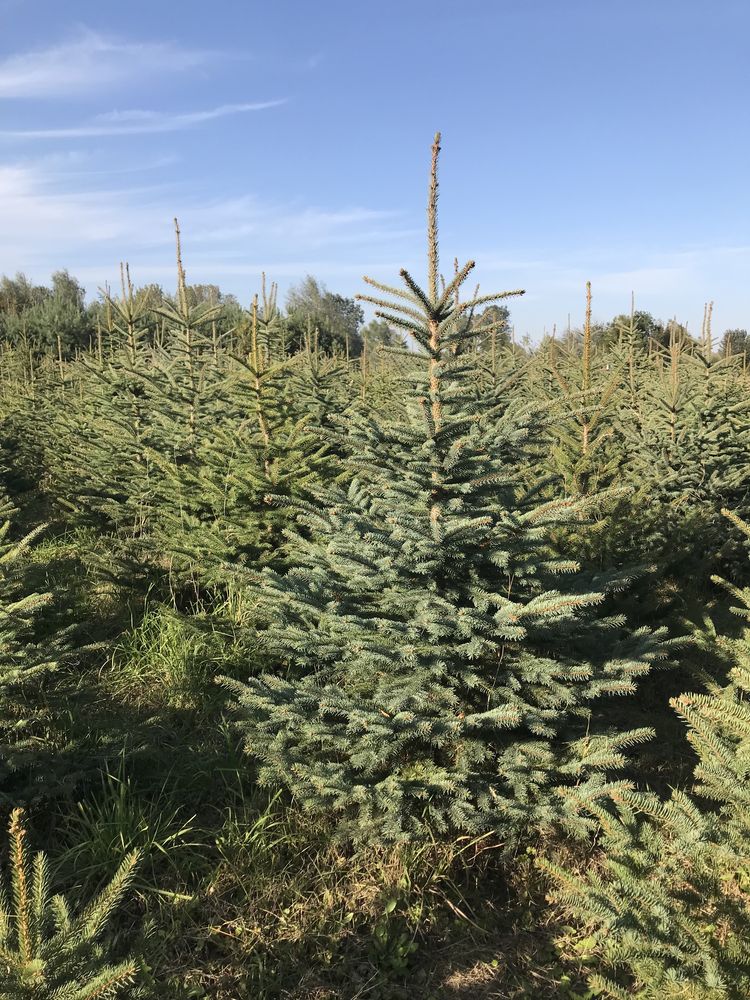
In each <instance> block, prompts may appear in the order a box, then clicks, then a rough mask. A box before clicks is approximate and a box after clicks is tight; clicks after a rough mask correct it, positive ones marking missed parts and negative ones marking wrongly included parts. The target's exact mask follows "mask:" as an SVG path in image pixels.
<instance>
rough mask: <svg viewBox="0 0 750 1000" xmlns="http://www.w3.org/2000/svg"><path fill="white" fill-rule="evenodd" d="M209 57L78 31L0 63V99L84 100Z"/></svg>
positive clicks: (161, 44)
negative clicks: (68, 38) (93, 90)
mask: <svg viewBox="0 0 750 1000" xmlns="http://www.w3.org/2000/svg"><path fill="white" fill-rule="evenodd" d="M214 56H215V53H212V52H208V51H202V50H199V49H186V48H181V47H180V46H179V45H176V44H175V43H174V42H131V41H122V40H119V39H115V38H109V37H107V36H105V35H102V34H100V33H99V32H96V31H90V30H87V29H84V30H82V31H80V32H79V34H78V35H77V36H76V37H75V38H73V39H71V40H69V41H66V42H62V43H60V44H59V45H53V46H51V47H49V48H46V49H37V50H35V51H31V52H24V53H17V54H15V55H11V56H7V57H6V58H5V59H2V60H0V98H3V97H5V98H8V97H15V98H18V97H51V98H69V97H72V96H76V95H83V96H88V95H90V93H91V92H92V88H95V89H97V90H99V91H101V89H102V88H107V87H112V86H115V85H117V84H121V83H127V82H128V81H132V80H134V79H143V78H144V77H148V76H155V75H164V74H168V73H176V72H184V71H186V70H190V69H195V68H196V67H198V66H202V65H205V64H207V63H208V62H209V61H210V60H211V59H212V58H213V57H214Z"/></svg>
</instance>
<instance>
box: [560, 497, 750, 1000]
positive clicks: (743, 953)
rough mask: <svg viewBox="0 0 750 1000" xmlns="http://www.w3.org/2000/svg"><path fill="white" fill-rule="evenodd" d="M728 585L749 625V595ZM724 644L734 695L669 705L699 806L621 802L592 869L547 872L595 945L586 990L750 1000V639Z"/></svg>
mask: <svg viewBox="0 0 750 1000" xmlns="http://www.w3.org/2000/svg"><path fill="white" fill-rule="evenodd" d="M729 516H730V517H731V519H732V520H733V521H734V523H735V524H736V525H737V526H738V527H739V528H741V530H742V531H743V532H744V533H745V535H746V536H747V537H750V526H749V525H747V524H745V523H744V522H742V521H741V520H740V519H738V518H737V517H736V515H729ZM727 586H728V587H729V590H730V592H731V593H732V594H733V595H734V597H735V598H736V599H737V600H738V606H737V607H736V608H735V609H734V610H735V611H736V612H737V613H738V614H739V615H741V616H742V617H743V618H745V619H746V620H750V588H744V589H739V588H737V587H734V586H732V585H729V584H728V585H727ZM722 645H723V646H724V647H725V649H726V650H727V651H728V652H729V653H730V655H731V656H732V657H733V658H734V667H733V669H732V671H731V674H730V679H729V684H728V685H727V686H726V687H724V688H717V689H715V690H713V691H709V692H708V693H702V694H683V695H680V696H679V697H678V698H674V699H673V700H672V706H673V708H674V709H675V710H676V712H677V713H678V714H679V716H680V717H681V718H682V719H683V720H684V722H685V723H686V724H687V727H688V739H689V741H690V743H691V744H692V746H693V749H694V750H695V753H696V755H697V758H698V764H697V766H696V768H695V783H694V787H693V792H694V795H695V796H697V799H696V798H693V797H691V796H688V795H687V794H685V793H684V792H683V791H680V790H676V791H674V792H673V794H672V795H671V797H670V798H669V799H668V800H667V801H666V802H661V801H659V799H658V798H656V796H654V795H652V794H648V793H646V794H638V793H625V794H623V795H622V796H621V797H620V806H619V811H618V814H617V816H614V817H613V816H610V815H608V814H607V813H606V812H604V811H602V812H600V819H601V821H602V827H603V831H604V836H603V839H602V845H601V846H602V849H603V852H602V853H603V856H602V860H601V862H600V863H599V864H598V865H597V866H596V867H594V868H592V870H590V871H589V872H587V873H585V874H584V875H583V876H581V875H578V874H576V873H573V872H570V871H566V870H564V869H562V868H560V867H558V866H556V865H553V864H549V863H545V864H544V867H545V868H546V870H547V871H548V873H549V874H550V875H551V876H552V878H553V880H554V881H555V883H556V885H557V889H556V892H555V897H556V898H557V899H558V900H559V901H560V902H562V903H564V904H565V905H566V906H567V907H568V908H569V909H570V910H571V911H572V912H573V914H574V915H575V917H576V919H577V921H578V922H580V923H581V924H582V925H584V926H585V927H586V929H587V930H588V931H589V932H590V934H591V949H590V950H591V955H592V959H594V960H595V962H596V964H595V965H594V966H593V967H594V969H595V970H596V971H595V972H594V973H593V974H592V975H591V986H592V987H593V988H594V989H595V990H598V991H599V993H600V994H602V995H604V996H607V997H612V998H614V1000H624V998H626V997H629V998H632V997H635V998H637V1000H669V998H677V997H679V998H685V1000H742V998H744V997H747V996H748V994H749V993H750V853H749V850H748V847H749V845H750V628H746V629H745V631H744V633H743V635H742V636H741V637H740V638H739V639H725V640H723V641H722Z"/></svg>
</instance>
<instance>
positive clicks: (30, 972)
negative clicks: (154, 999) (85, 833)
mask: <svg viewBox="0 0 750 1000" xmlns="http://www.w3.org/2000/svg"><path fill="white" fill-rule="evenodd" d="M9 839H10V844H9V855H8V863H7V867H8V878H7V885H6V886H5V887H3V891H2V894H0V967H2V973H3V974H2V981H1V982H0V997H5V998H7V1000H105V998H114V997H123V998H124V997H130V998H133V1000H135V997H136V996H138V997H142V996H143V995H144V994H143V993H142V992H141V991H140V990H138V989H136V988H135V987H134V986H133V984H134V981H135V979H136V975H137V972H138V965H137V963H136V962H135V961H133V960H132V959H125V960H124V961H121V962H118V963H116V964H112V963H110V962H109V961H108V960H107V953H106V949H105V948H104V946H103V945H102V944H101V943H100V938H101V936H102V932H103V931H104V928H105V927H106V924H107V923H108V921H109V919H110V918H111V916H112V913H113V911H114V909H115V908H116V907H117V906H118V905H119V903H120V902H121V901H122V898H123V896H124V895H125V893H126V892H127V890H128V888H129V886H130V883H131V882H132V879H133V875H134V872H135V868H136V865H137V863H138V854H137V852H133V853H131V854H129V855H128V856H127V857H126V858H125V860H124V861H123V862H122V864H121V866H120V868H119V869H118V871H117V873H116V874H115V876H114V878H113V879H112V881H111V882H110V883H109V884H108V885H107V886H106V887H105V888H104V889H103V890H102V891H101V892H100V893H99V895H98V896H97V897H96V898H95V899H94V900H92V902H90V903H89V905H88V906H87V907H86V908H85V909H84V910H83V911H82V912H81V913H80V914H79V915H78V916H73V914H72V913H71V911H70V908H69V907H68V904H67V902H66V901H65V899H64V898H63V897H62V896H52V895H50V871H49V862H48V860H47V858H46V856H45V855H44V854H42V853H39V854H36V855H35V856H34V857H33V859H32V858H31V857H30V856H29V851H28V848H27V845H26V840H27V833H26V828H25V825H24V815H23V811H22V810H21V809H16V810H14V812H13V814H12V816H11V819H10V826H9Z"/></svg>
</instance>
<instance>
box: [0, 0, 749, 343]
mask: <svg viewBox="0 0 750 1000" xmlns="http://www.w3.org/2000/svg"><path fill="white" fill-rule="evenodd" d="M749 42H750V4H749V3H747V0H713V2H711V3H708V2H707V0H650V2H643V0H627V2H625V0H620V2H615V0H462V2H461V3H457V2H446V0H432V2H429V3H428V2H426V0H401V2H393V0H381V2H378V3H364V2H361V0H360V2H357V0H348V2H345V0H317V2H312V0H309V2H308V0H266V2H265V3H262V4H261V3H257V2H255V0H244V2H241V0H213V2H211V3H208V2H205V0H204V2H196V0H181V2H179V3H177V2H176V0H161V2H160V0H150V2H144V0H126V2H123V3H102V2H101V0H97V2H89V0H72V2H68V3H60V2H59V0H0V272H5V273H14V272H15V271H17V270H24V271H26V272H27V273H28V274H30V275H32V276H33V277H35V278H37V279H46V278H47V277H48V276H49V273H50V272H51V271H52V270H53V269H56V268H58V267H68V268H69V269H70V270H71V271H72V272H73V273H74V274H76V275H77V276H79V277H80V278H81V280H82V281H83V283H84V284H85V285H86V287H87V289H88V290H89V292H91V293H93V292H95V291H96V288H97V287H98V286H100V285H101V284H103V283H104V282H105V281H107V280H110V281H114V280H115V278H116V275H117V265H118V261H119V260H120V259H121V258H124V259H127V260H129V262H130V265H131V270H132V272H133V275H134V278H135V280H136V281H137V282H139V283H141V282H146V281H159V282H161V283H162V284H164V285H165V286H166V287H173V285H174V277H173V274H174V267H173V255H172V229H171V226H172V223H171V220H172V217H173V216H174V215H177V216H179V218H180V222H181V225H182V229H183V233H184V241H185V261H186V267H187V272H188V280H190V281H196V282H197V281H210V282H217V283H219V284H220V285H221V286H222V288H224V289H225V290H227V291H232V292H234V293H236V294H237V295H238V296H239V297H240V298H241V299H242V300H243V301H245V302H247V301H249V299H250V297H251V295H252V293H253V291H255V290H256V289H257V287H258V284H259V275H260V272H261V270H263V269H265V270H266V271H267V272H268V274H269V275H270V276H271V277H272V278H276V279H277V280H278V281H279V284H280V285H281V288H282V291H283V289H284V288H285V287H288V285H289V284H290V283H292V282H294V281H296V280H299V279H300V278H301V277H303V276H304V275H305V274H306V273H312V274H315V275H316V276H317V277H319V278H320V279H322V280H323V281H324V282H326V283H327V284H328V286H329V287H330V288H332V289H333V290H336V291H340V292H342V293H343V294H353V293H354V292H356V291H358V290H360V289H361V288H362V284H361V280H360V279H361V275H362V273H363V272H366V273H370V274H372V275H373V276H374V277H377V278H379V279H381V280H382V279H386V280H387V279H388V278H393V277H395V275H396V272H397V269H398V268H399V267H401V266H404V265H406V266H408V267H409V268H410V269H413V270H414V272H415V273H416V274H422V273H423V271H424V263H423V257H424V248H423V242H424V238H423V229H424V203H425V190H426V169H427V164H428V157H429V146H430V142H431V138H432V135H433V133H434V132H435V130H436V129H441V130H442V133H443V148H444V152H443V159H442V172H441V185H442V186H441V195H442V200H441V236H442V248H443V252H444V261H443V263H444V265H445V268H446V270H449V269H450V267H451V261H452V258H453V256H454V255H457V256H459V257H460V258H462V259H463V258H466V257H469V256H471V257H474V258H475V259H476V260H477V277H478V280H480V282H481V286H482V289H483V290H484V291H490V290H496V289H501V288H506V287H508V288H515V287H519V286H521V287H525V288H526V289H527V295H526V296H525V298H524V299H523V300H519V301H517V302H516V303H514V305H513V317H514V320H515V324H516V328H517V331H518V333H519V335H523V334H524V333H527V332H528V333H529V334H531V335H532V337H534V338H536V337H538V336H539V335H540V334H541V333H542V331H543V329H545V328H547V329H550V328H551V326H552V324H553V323H556V324H557V325H558V326H563V325H564V324H565V323H566V322H567V316H568V314H569V313H570V314H571V319H572V322H573V324H576V323H578V322H580V319H581V315H582V312H583V300H584V283H585V281H586V280H587V279H591V281H592V282H593V292H594V312H595V315H596V316H597V317H599V318H601V319H605V318H608V317H610V316H611V315H613V314H614V313H616V312H619V311H625V310H627V309H628V308H629V303H630V292H631V290H633V291H634V292H635V295H636V305H637V307H639V308H643V309H648V310H649V311H651V312H653V313H654V314H656V315H657V316H660V317H662V318H665V319H666V318H669V317H670V316H673V315H676V316H678V318H680V319H682V320H683V321H688V322H689V324H690V326H691V327H692V328H695V327H696V326H699V324H700V318H701V315H702V310H703V303H704V302H705V301H706V300H708V299H714V300H715V309H714V317H715V323H716V328H717V330H718V331H719V332H720V331H721V330H723V329H724V328H726V327H730V326H749V325H750V280H749V279H750V172H749V170H748V163H749V161H750V155H749V154H750V121H749V120H748V114H749V113H748V108H749V107H750V101H749V100H748V99H749V98H750V73H748V69H747V59H748V47H749V46H748V43H749Z"/></svg>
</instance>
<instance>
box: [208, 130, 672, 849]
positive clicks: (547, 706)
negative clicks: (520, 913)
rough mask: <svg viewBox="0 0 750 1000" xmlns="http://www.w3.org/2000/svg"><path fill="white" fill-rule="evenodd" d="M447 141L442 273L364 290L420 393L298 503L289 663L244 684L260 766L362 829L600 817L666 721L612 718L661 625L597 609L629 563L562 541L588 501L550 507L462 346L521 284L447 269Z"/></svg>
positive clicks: (287, 624)
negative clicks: (649, 728)
mask: <svg viewBox="0 0 750 1000" xmlns="http://www.w3.org/2000/svg"><path fill="white" fill-rule="evenodd" d="M439 148H440V147H439V137H436V140H435V144H434V146H433V156H432V169H431V174H430V186H429V199H428V277H427V284H426V287H425V288H422V287H420V286H419V285H418V284H417V282H416V281H415V280H414V279H413V277H412V276H411V275H410V274H409V273H408V272H407V271H406V270H404V271H402V272H401V277H402V280H403V286H404V287H403V288H390V287H388V286H384V285H381V284H380V283H378V282H376V281H373V280H372V279H366V280H367V281H368V283H369V284H370V285H371V286H372V287H373V288H374V290H375V292H376V293H377V294H372V295H369V294H368V295H365V296H362V298H363V299H364V300H365V301H367V302H369V303H371V304H374V305H375V307H376V310H377V315H378V316H379V317H380V318H382V319H384V320H385V321H386V322H388V323H389V324H391V325H392V326H394V327H396V328H397V329H399V330H401V331H403V332H404V333H407V334H409V335H410V336H411V337H412V338H413V339H414V341H415V342H416V344H417V345H418V348H419V349H418V351H417V352H414V353H412V354H411V355H409V356H408V357H407V358H405V359H404V365H403V376H402V378H403V395H402V399H403V406H402V407H401V409H400V412H399V413H398V414H396V415H394V416H393V417H392V419H390V420H388V419H386V418H384V417H383V416H382V415H379V414H378V413H377V412H373V411H372V410H371V409H369V408H368V407H367V405H366V402H365V404H363V406H362V407H361V409H360V410H359V411H358V412H354V411H351V412H350V413H349V414H348V417H347V422H346V425H345V426H342V427H341V428H340V430H339V433H338V435H337V438H336V440H337V442H338V443H339V445H340V446H341V448H342V453H343V455H344V459H343V464H344V466H345V468H346V470H347V472H348V476H347V483H348V485H346V486H342V487H341V488H337V487H336V485H335V484H332V485H330V486H329V487H328V488H327V489H326V490H322V489H321V490H318V491H315V493H314V494H313V495H312V496H311V497H310V498H309V500H308V501H307V502H306V503H304V504H298V505H297V510H298V515H297V520H298V525H297V527H296V529H295V530H294V531H290V537H289V548H290V551H291V552H292V554H293V568H291V569H290V570H289V571H288V572H287V573H285V574H281V573H278V572H274V571H272V570H270V569H268V570H265V571H264V572H262V573H259V574H258V576H257V583H256V585H255V587H254V591H253V596H254V598H255V600H256V601H257V604H258V607H259V613H260V615H261V616H262V618H263V620H264V621H265V622H266V623H267V627H266V628H265V631H264V632H263V633H262V638H263V639H264V641H265V643H266V648H267V650H268V652H269V655H271V656H273V657H274V658H276V660H277V662H278V665H279V667H278V672H277V673H276V674H275V675H271V674H269V675H266V676H263V677H261V678H257V679H251V680H250V681H249V682H248V683H247V684H242V683H238V682H233V681H226V683H227V686H228V687H229V688H230V689H231V691H232V693H233V695H234V697H235V711H236V714H237V719H238V725H239V727H240V729H241V731H242V733H243V735H244V738H245V742H246V746H247V750H248V752H249V753H251V754H252V755H253V756H254V757H255V758H256V759H257V760H258V761H259V762H260V778H261V781H263V782H265V783H270V784H281V785H286V786H287V787H288V788H289V789H290V790H291V791H292V793H293V794H294V795H295V797H296V798H298V799H299V800H300V801H301V802H302V803H303V805H304V806H305V807H306V808H308V809H311V810H314V811H317V812H321V813H328V814H331V815H333V816H334V817H335V818H336V820H337V821H338V824H339V832H340V834H341V835H342V836H345V837H346V836H349V837H355V838H359V839H364V840H377V839H383V838H390V839H401V838H404V837H409V836H412V835H415V834H418V833H420V832H422V831H424V829H425V828H426V827H431V828H433V829H436V830H439V831H441V830H447V829H459V830H469V831H472V832H478V831H485V830H494V831H498V832H499V833H501V834H502V835H504V836H512V835H513V834H515V833H517V832H518V831H519V830H520V829H522V828H528V827H543V826H548V825H551V824H555V823H558V822H559V823H564V824H566V825H567V826H568V828H570V829H573V830H578V831H580V830H581V829H584V828H586V827H587V820H586V818H585V817H584V815H583V812H584V810H585V809H586V808H588V806H589V805H590V804H591V803H592V802H593V801H595V800H597V799H599V798H600V797H602V796H604V795H606V794H607V793H608V789H609V788H610V786H611V781H610V778H609V774H608V772H609V771H610V770H612V769H617V768H618V767H620V766H621V765H622V763H623V759H624V758H623V749H624V748H625V747H626V746H628V745H629V744H632V743H635V742H638V741H639V740H642V739H644V738H646V736H647V735H648V734H647V732H646V731H643V730H639V731H637V732H621V733H616V732H615V733H613V732H610V731H607V727H606V725H605V723H604V717H603V711H602V704H603V703H604V702H605V700H606V699H605V698H604V697H603V696H605V695H610V694H629V693H632V692H633V691H634V689H635V684H636V679H637V678H638V677H640V676H641V675H643V674H645V673H646V672H647V671H648V669H649V664H650V662H651V661H652V659H653V658H654V657H655V656H656V655H658V651H659V648H660V646H659V637H658V636H655V635H652V634H650V633H649V632H648V631H647V630H645V629H639V630H636V631H631V630H629V629H628V628H627V627H625V624H624V622H623V621H622V619H621V618H620V617H618V616H607V615H600V614H597V612H596V610H595V609H596V605H597V604H599V603H600V602H601V601H602V600H603V598H604V596H605V594H606V593H607V592H609V591H610V590H612V589H613V588H615V587H617V586H619V585H622V584H623V582H624V581H623V580H621V579H620V578H619V577H618V576H617V575H616V574H611V575H604V574H601V575H600V576H599V577H598V578H595V579H588V578H587V579H584V578H582V577H581V576H579V575H578V574H577V572H576V571H577V567H576V565H575V564H574V563H573V562H571V561H570V560H565V559H557V558H555V557H554V556H553V555H552V553H551V551H550V548H549V546H548V544H547V534H548V532H549V530H550V529H551V527H552V526H554V525H555V524H559V523H560V522H561V521H564V520H566V519H574V518H576V517H577V516H579V514H580V512H581V509H582V507H583V508H585V502H584V501H581V500H578V501H571V500H567V499H566V500H561V501H558V502H550V503H546V504H540V503H539V502H538V500H536V501H535V500H534V498H533V497H529V496H527V495H525V494H524V492H523V490H522V489H521V488H520V486H519V484H518V482H517V475H516V463H515V462H514V460H513V459H514V457H517V445H516V439H517V437H518V435H519V428H518V423H519V416H518V414H516V413H514V412H509V411H508V410H506V409H504V408H503V407H502V406H494V405H492V403H489V404H488V402H487V399H486V398H483V397H482V395H481V393H477V389H476V386H477V384H478V383H480V382H481V380H482V377H481V373H478V372H477V362H476V354H475V352H472V351H471V350H466V351H464V350H462V348H463V347H468V346H469V345H470V341H471V338H472V337H473V336H474V331H472V330H471V327H470V324H467V323H466V322H465V319H466V317H467V315H469V314H471V313H472V312H473V311H474V310H475V309H476V308H477V307H478V306H481V305H485V304H488V303H492V302H497V301H502V300H504V299H506V298H507V297H508V296H509V295H513V294H519V293H513V292H510V293H508V292H505V293H500V294H497V295H482V296H479V295H475V296H473V297H470V298H468V299H467V300H465V301H463V300H460V299H459V297H458V291H459V289H460V288H461V286H462V285H463V283H464V282H465V280H466V279H467V277H468V275H469V274H470V272H471V270H472V268H473V266H474V265H473V262H469V263H467V264H466V265H465V266H464V267H463V268H459V269H457V273H456V274H455V276H454V277H453V278H452V280H450V281H448V282H444V281H442V280H441V278H440V273H439V264H438V231H437V191H438V188H437V162H438V153H439ZM383 296H385V297H383ZM494 398H495V397H494V395H491V396H490V400H491V401H494ZM279 502H284V503H289V501H288V500H286V499H284V500H281V501H279ZM617 784H618V781H617V779H616V780H615V785H617Z"/></svg>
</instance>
